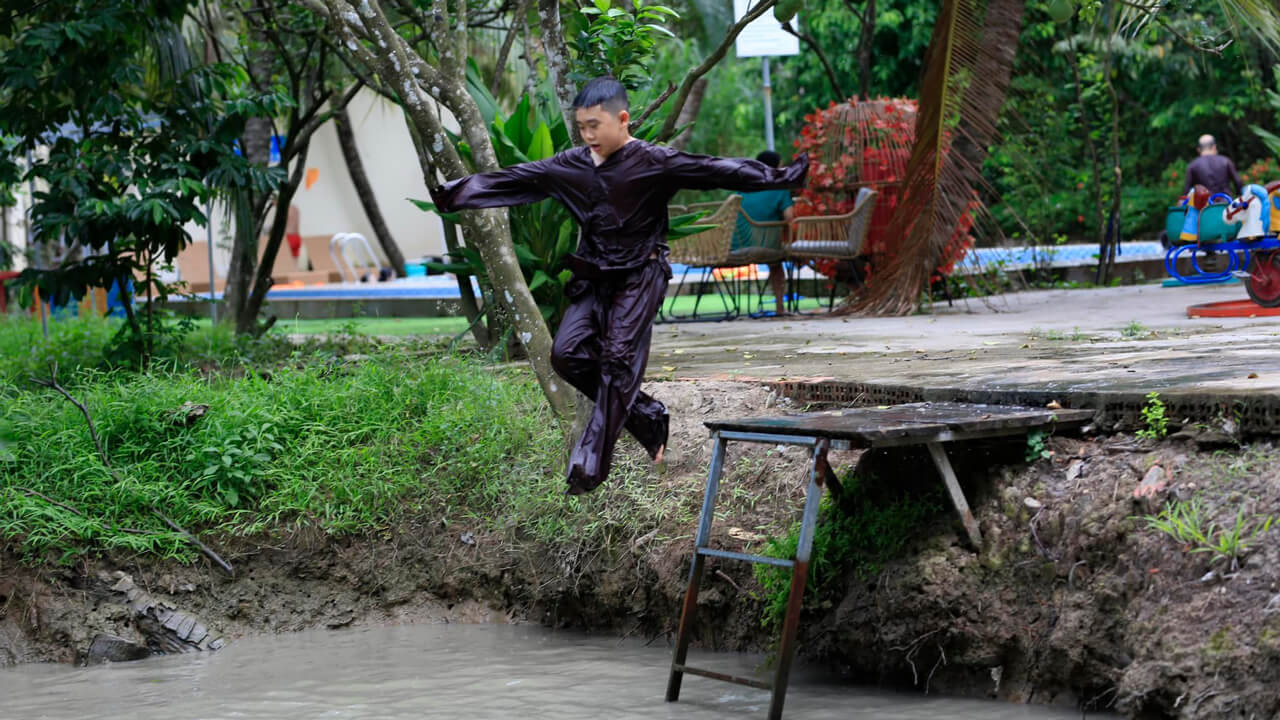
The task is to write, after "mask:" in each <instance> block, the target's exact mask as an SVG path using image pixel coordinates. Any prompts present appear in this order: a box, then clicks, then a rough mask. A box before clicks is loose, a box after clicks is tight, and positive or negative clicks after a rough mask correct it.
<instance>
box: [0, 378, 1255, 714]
mask: <svg viewBox="0 0 1280 720" xmlns="http://www.w3.org/2000/svg"><path fill="white" fill-rule="evenodd" d="M655 389H656V392H655V394H656V395H658V397H660V398H661V399H663V400H664V401H666V402H667V403H668V404H669V405H670V406H671V409H672V414H673V417H674V419H675V422H674V425H673V429H672V440H671V446H672V447H671V460H670V461H669V463H668V464H667V465H666V466H665V467H662V468H659V469H658V470H657V471H655V473H654V474H653V476H652V478H651V481H652V482H653V483H657V484H660V485H661V487H662V488H663V489H664V491H668V490H669V492H670V493H671V494H672V496H673V497H674V498H675V499H676V500H677V501H678V502H674V503H673V505H672V507H675V508H677V509H678V510H679V512H673V513H672V512H669V513H668V514H666V515H663V516H658V515H655V517H653V518H652V519H650V521H649V522H648V524H647V525H645V527H648V528H650V529H649V530H648V531H647V532H643V533H639V534H637V535H634V536H630V537H620V538H616V540H615V541H614V542H612V543H610V544H609V545H608V546H605V547H584V546H582V545H581V544H580V543H576V542H575V540H574V538H564V540H563V542H562V543H559V544H556V545H554V546H546V545H544V546H540V547H536V546H532V545H529V544H525V545H521V546H518V547H515V546H512V545H510V544H508V543H504V542H503V541H502V540H501V538H500V537H499V536H498V535H496V534H494V533H492V532H485V531H484V530H483V529H481V528H478V527H477V528H467V527H460V526H458V525H457V524H451V525H449V526H448V527H442V526H441V525H440V523H439V522H438V521H433V519H432V518H425V517H424V518H415V519H413V520H412V521H410V522H406V523H404V524H403V525H401V526H397V527H392V528H387V529H386V531H385V532H383V533H381V534H379V535H377V536H366V537H342V538H334V537H328V536H325V535H323V534H319V533H314V532H310V531H307V530H305V529H304V530H296V531H291V532H287V533H280V534H278V535H275V536H272V537H264V538H260V539H257V540H256V541H255V542H252V543H246V542H239V543H235V544H230V543H229V544H226V545H219V551H220V553H221V554H222V555H223V556H224V557H226V558H227V559H228V560H229V561H230V562H231V563H232V564H233V565H234V566H235V567H236V575H235V576H234V577H229V576H227V574H226V573H224V572H223V571H221V570H219V569H217V568H215V567H212V566H209V565H206V564H203V563H202V564H198V565H195V566H180V565H177V564H174V563H167V562H159V561H153V560H149V559H146V558H136V557H113V556H103V557H99V558H95V559H92V560H87V561H82V562H81V564H79V565H76V566H74V567H63V566H59V565H58V564H57V563H56V558H49V559H48V562H46V563H43V564H37V565H23V564H20V563H19V562H18V560H17V555H16V552H15V549H14V548H5V549H3V550H0V665H2V664H9V663H16V662H40V661H55V662H76V661H77V660H79V659H81V658H82V657H83V654H84V653H85V651H86V650H87V648H88V645H89V643H90V641H91V640H92V638H93V637H94V636H95V635H96V634H98V633H109V634H114V635H119V636H121V637H125V638H131V637H137V633H138V631H137V628H136V627H134V626H133V621H132V619H131V617H130V614H129V612H128V611H127V609H126V608H125V607H124V605H123V604H122V603H121V598H119V597H118V594H117V593H114V592H113V591H112V590H111V589H110V583H109V582H108V581H107V580H106V578H105V576H104V573H109V572H111V571H116V570H123V571H125V572H127V573H129V574H131V575H132V576H133V578H134V579H135V581H136V582H137V584H138V585H139V586H140V587H144V588H146V590H147V591H148V592H149V593H151V594H152V595H153V596H155V597H156V598H159V599H163V600H166V601H168V602H171V603H172V604H173V605H175V606H177V607H179V608H180V609H181V610H183V611H184V612H186V613H190V614H192V615H194V616H197V617H199V618H200V619H201V620H202V621H203V622H205V623H206V624H208V625H210V626H211V627H212V628H214V629H216V630H217V631H218V632H219V633H220V634H221V635H223V636H226V637H227V638H229V639H230V640H231V641H232V642H234V638H236V637H237V636H243V635H245V634H256V633H273V632H285V631H292V630H299V629H304V628H317V627H327V628H334V629H341V628H346V627H352V626H359V625H370V624H385V623H401V622H440V621H448V622H459V621H461V622H513V621H514V622H537V623H543V624H547V625H551V626H572V627H583V628H588V629H594V630H601V631H609V632H618V633H625V634H639V635H644V636H648V637H662V636H666V637H668V638H669V637H670V634H671V633H672V631H673V628H674V625H675V622H676V620H677V619H678V608H679V603H680V600H681V597H682V595H683V592H684V585H685V581H686V577H687V572H688V556H689V550H690V547H691V544H692V540H691V534H692V530H693V522H692V518H693V516H694V515H695V514H696V512H697V507H698V505H699V504H700V501H701V492H702V483H703V478H704V473H705V468H706V463H707V460H708V457H709V451H710V448H709V443H707V441H706V433H705V430H704V429H703V428H702V427H701V422H702V420H704V419H706V418H707V417H712V416H727V415H733V414H739V415H741V414H771V413H777V412H779V411H794V410H796V409H799V408H796V407H795V406H794V405H791V404H789V403H788V402H787V401H785V400H779V399H778V398H777V397H776V396H775V395H773V394H772V393H770V392H769V391H767V390H766V389H764V388H761V387H758V386H752V385H739V384H733V383H711V382H705V383H702V382H700V383H663V384H659V385H657V386H656V388H655ZM1047 449H1048V450H1050V451H1051V452H1052V457H1051V458H1049V459H1045V460H1040V461H1038V462H1036V463H1034V464H1031V465H1028V464H1026V463H1025V461H1024V459H1023V454H1024V452H1025V450H1026V448H1025V446H1024V445H1023V444H1022V443H1021V442H1016V443H1012V444H1004V445H986V446H975V447H969V448H964V449H957V450H956V451H955V453H954V454H955V464H956V466H957V471H958V472H959V474H960V476H961V481H962V485H964V487H965V489H966V492H967V494H968V495H969V497H970V500H971V503H972V505H973V508H974V511H975V515H976V517H977V518H978V521H979V523H980V526H981V529H982V533H983V536H984V540H985V543H984V549H983V551H982V552H981V553H977V552H974V551H973V550H971V549H969V548H967V547H966V546H965V545H964V542H963V533H962V532H960V529H959V526H958V523H957V522H956V521H955V519H954V514H953V513H952V512H950V510H949V508H946V507H939V508H937V509H936V510H934V511H932V512H930V513H929V514H928V515H927V516H926V517H927V519H926V520H925V521H922V522H920V523H919V526H918V527H916V528H914V531H913V532H912V533H911V537H910V538H909V540H908V541H907V542H906V544H905V547H904V549H903V550H902V551H901V552H900V553H898V555H897V556H895V557H893V558H890V559H888V560H886V561H884V562H883V563H880V564H877V565H875V566H868V565H863V566H860V567H859V568H851V567H849V568H839V569H837V570H836V571H835V574H834V576H832V577H834V578H836V579H835V580H829V581H828V582H826V583H825V584H824V585H823V590H822V591H821V592H820V593H819V594H818V595H817V596H816V597H814V598H811V599H810V600H811V601H810V602H809V604H808V609H807V610H806V616H805V619H804V622H803V623H802V631H801V653H802V655H803V656H806V657H808V658H810V659H814V660H820V661H823V662H825V663H828V664H832V665H834V666H836V667H838V668H840V669H841V670H842V671H843V672H844V673H845V674H846V675H847V676H848V677H849V678H850V680H851V681H856V682H871V683H882V684H886V685H893V686H914V687H917V688H920V689H921V690H922V691H923V690H924V689H926V688H927V689H928V691H929V692H938V693H949V694H960V695H976V696H991V697H998V698H1002V699H1005V700H1008V701H1011V702H1058V703H1071V704H1077V703H1079V704H1083V705H1084V707H1086V708H1093V709H1104V708H1115V709H1118V710H1120V711H1121V712H1122V713H1123V714H1125V715H1127V716H1130V717H1141V718H1148V717H1153V718H1155V717H1176V718H1199V717H1206V718H1207V717H1215V718H1217V717H1232V718H1242V719H1247V718H1273V717H1280V693H1277V692H1276V691H1275V688H1276V687H1280V543H1278V542H1277V540H1280V533H1277V532H1276V531H1270V532H1268V533H1264V534H1259V535H1258V536H1256V537H1254V538H1252V539H1251V540H1249V541H1248V542H1246V545H1247V547H1246V550H1245V551H1244V552H1243V553H1242V557H1241V558H1240V559H1239V562H1238V563H1237V564H1238V565H1239V566H1238V567H1236V568H1234V569H1233V568H1232V567H1231V563H1230V561H1229V560H1224V559H1218V560H1214V558H1213V554H1212V553H1209V552H1191V551H1192V550H1195V549H1196V548H1195V547H1191V546H1190V545H1188V544H1182V545H1180V544H1179V543H1178V542H1176V541H1174V540H1173V539H1171V538H1170V537H1169V536H1168V535H1167V534H1165V533H1161V532H1157V531H1153V530H1149V529H1147V528H1146V527H1145V523H1144V522H1143V521H1141V520H1137V519H1135V516H1144V515H1148V514H1156V513H1159V512H1160V511H1161V509H1163V508H1165V507H1166V506H1167V503H1169V502H1170V501H1173V500H1176V499H1178V498H1181V499H1183V500H1190V499H1192V498H1195V499H1196V500H1197V502H1198V503H1199V507H1200V509H1201V510H1202V513H1203V519H1204V521H1205V523H1206V525H1207V523H1208V522H1209V521H1210V520H1212V521H1215V522H1217V523H1218V525H1219V526H1220V527H1221V526H1226V525H1230V524H1233V523H1234V520H1235V517H1236V515H1237V512H1238V511H1239V512H1242V513H1243V516H1244V517H1245V518H1246V521H1247V522H1246V524H1247V526H1248V527H1253V523H1254V518H1256V517H1258V516H1261V515H1266V514H1280V472H1278V471H1280V460H1278V459H1277V456H1276V454H1275V453H1274V451H1273V449H1272V447H1271V446H1270V445H1267V444H1254V445H1249V446H1246V447H1245V448H1244V449H1234V448H1233V449H1229V450H1226V451H1223V452H1221V453H1218V454H1215V453H1213V452H1210V451H1208V450H1197V449H1196V448H1195V447H1194V446H1192V445H1189V444H1182V443H1178V442H1174V441H1165V442H1163V443H1160V444H1151V445H1150V446H1148V445H1146V444H1143V443H1140V442H1138V441H1136V440H1134V439H1133V438H1131V437H1103V438H1053V439H1050V440H1049V442H1048V445H1047ZM624 452H625V453H629V454H631V455H635V456H636V458H639V457H641V456H642V451H640V450H639V448H638V447H636V446H634V445H627V446H626V447H625V448H624ZM806 460H807V458H806V456H805V454H804V452H803V451H802V450H799V449H789V450H780V449H778V448H767V447H759V446H755V447H747V448H738V449H734V450H732V451H731V453H730V455H729V458H728V462H727V463H726V467H727V468H728V473H729V474H728V477H727V479H726V481H725V487H726V489H728V488H730V487H733V488H737V489H738V490H737V491H736V492H728V491H727V492H726V495H725V496H724V500H723V502H722V504H721V507H722V508H723V509H724V510H725V513H726V514H725V516H724V517H723V518H720V519H718V520H717V526H716V533H715V544H717V545H718V546H720V547H724V548H727V549H735V550H741V549H751V550H754V551H758V550H759V548H760V545H761V542H762V539H763V537H764V535H765V534H766V533H769V532H773V533H779V534H780V533H785V532H786V530H787V529H788V526H789V523H790V521H791V518H793V517H794V511H795V510H796V509H797V508H798V506H799V503H798V500H799V498H800V497H801V495H802V492H803V485H802V479H803V478H804V476H805V467H806ZM833 461H834V463H835V464H836V465H838V466H843V467H844V468H845V469H846V470H848V469H851V468H852V467H853V466H854V465H856V464H859V463H860V467H859V470H858V472H859V474H860V475H862V476H865V477H875V478H878V479H879V481H880V482H882V483H883V484H884V485H886V486H888V485H892V486H894V487H905V488H908V489H910V490H912V491H914V490H916V489H918V490H919V491H920V492H922V493H927V492H928V489H929V488H932V487H935V486H936V482H937V480H936V478H935V477H934V475H933V470H932V467H931V466H930V465H929V464H928V462H927V458H925V457H923V456H921V455H919V454H911V453H905V454H902V453H900V454H895V455H882V454H874V455H872V454H868V455H865V456H859V455H858V454H855V453H843V454H839V455H838V456H836V457H834V458H833ZM1152 468H1156V469H1157V470H1156V471H1153V470H1152ZM1144 478H1146V479H1147V481H1148V483H1149V484H1151V485H1152V486H1153V488H1154V491H1153V492H1152V493H1151V494H1150V496H1149V497H1143V498H1135V496H1134V490H1135V488H1136V487H1138V485H1139V483H1140V481H1142V480H1143V479H1144ZM867 487H868V488H869V489H868V490H867V494H868V499H864V500H863V501H861V502H866V503H874V502H876V495H877V492H876V491H875V490H874V489H873V488H872V486H870V485H868V486H867ZM593 502H599V501H592V500H588V501H587V502H585V503H584V504H583V508H582V512H586V513H591V512H603V511H605V510H606V508H604V507H601V506H598V505H593V504H592V503H593ZM873 509H874V508H873ZM206 540H211V541H213V542H214V543H217V542H218V541H217V539H216V538H206ZM868 567H873V570H874V571H873V572H868ZM1211 571H1212V574H1210V572H1211ZM764 601H765V598H764V597H763V590H762V588H761V587H760V585H759V584H758V583H757V581H756V579H755V578H754V577H753V575H752V573H751V572H750V570H749V569H746V568H744V567H743V566H741V565H740V564H736V563H730V562H724V563H713V564H712V565H711V566H710V567H709V571H708V573H707V577H706V582H705V584H704V590H703V592H702V594H701V596H700V603H699V608H700V609H699V612H700V617H701V620H702V621H703V622H701V623H700V625H699V634H698V642H699V643H701V644H703V645H705V646H713V647H717V648H722V649H767V648H768V646H769V644H770V642H771V637H772V635H771V632H769V631H767V630H766V629H765V628H763V627H762V625H761V617H762V614H763V611H764V610H763V608H764Z"/></svg>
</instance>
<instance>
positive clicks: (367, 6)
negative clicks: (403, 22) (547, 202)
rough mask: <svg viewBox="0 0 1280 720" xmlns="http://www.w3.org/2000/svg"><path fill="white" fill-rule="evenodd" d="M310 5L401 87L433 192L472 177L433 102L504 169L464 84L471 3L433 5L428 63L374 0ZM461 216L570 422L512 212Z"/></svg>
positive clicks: (492, 164) (537, 369)
mask: <svg viewBox="0 0 1280 720" xmlns="http://www.w3.org/2000/svg"><path fill="white" fill-rule="evenodd" d="M306 3H307V4H308V5H309V6H311V7H314V8H316V9H317V10H320V11H321V12H323V13H325V15H327V16H328V18H329V20H330V22H331V26H332V27H333V29H334V30H336V31H337V34H338V36H339V38H338V39H339V40H340V42H339V43H338V45H339V47H343V48H346V49H349V50H350V51H351V52H352V53H354V54H355V56H356V58H357V59H359V60H360V61H361V62H363V63H364V64H365V65H367V66H368V67H370V68H372V69H373V70H374V72H375V73H376V74H377V75H378V77H379V79H380V80H381V81H382V83H383V84H384V85H386V86H387V87H392V88H396V89H397V91H398V93H399V95H400V99H401V102H402V103H403V104H404V111H405V113H406V115H407V117H408V119H409V122H410V123H411V124H412V125H413V131H414V132H416V133H417V134H418V136H419V138H420V139H421V142H420V143H416V146H417V149H418V150H419V151H420V152H426V153H427V154H428V155H429V157H426V158H420V160H421V164H422V165H423V166H424V167H425V168H427V172H426V173H425V177H424V179H425V180H426V183H427V186H428V187H432V186H435V185H436V184H437V182H438V179H437V177H436V172H435V171H436V170H439V172H440V173H441V174H443V175H444V177H445V178H448V179H453V178H460V177H463V176H465V175H466V174H467V168H466V166H465V165H464V164H463V163H462V158H461V156H460V155H459V154H458V151H457V148H455V147H454V145H453V143H452V142H450V140H449V137H448V134H447V133H446V132H445V129H444V127H443V125H442V124H441V122H440V119H439V118H438V117H437V116H436V107H435V104H434V103H433V102H431V99H430V98H434V99H435V101H436V102H440V103H442V104H443V105H444V106H445V107H447V108H448V109H449V111H450V112H451V113H452V114H453V116H454V118H455V119H456V120H457V122H458V126H459V127H460V128H461V129H462V134H463V139H464V140H465V141H466V142H467V144H468V145H469V146H470V148H471V154H472V160H473V163H474V165H475V169H476V170H477V171H481V172H483V171H488V170H497V169H499V167H500V166H499V164H498V158H497V155H496V154H495V153H494V151H493V143H492V142H491V140H490V139H489V132H488V126H487V125H486V123H485V122H484V119H483V117H482V116H481V114H480V108H479V107H478V106H477V105H476V101H475V99H474V98H472V97H471V95H470V93H468V92H467V89H466V84H465V69H466V61H467V59H468V58H469V57H470V49H469V47H468V32H467V22H466V20H467V18H466V12H467V4H466V3H460V4H458V5H457V6H456V14H452V13H450V8H449V7H448V5H447V3H445V2H443V1H441V0H437V1H436V2H434V3H433V8H432V11H431V15H430V18H431V20H432V22H433V23H435V27H434V30H433V32H436V33H438V35H437V37H438V38H439V43H438V47H439V55H438V59H437V58H436V57H433V62H435V63H436V64H430V63H428V62H427V61H426V60H424V59H423V57H422V56H421V55H419V54H418V53H417V52H415V51H414V50H413V49H412V48H411V47H410V46H409V44H408V42H407V41H406V40H405V39H404V38H403V37H402V36H401V35H399V34H398V33H397V32H396V30H395V28H393V27H392V24H391V22H390V21H389V20H388V19H387V16H386V15H385V14H384V13H383V12H382V8H381V5H380V3H378V2H376V1H375V0H368V1H367V2H362V3H360V5H359V8H358V11H353V9H352V7H351V6H350V5H348V4H347V3H346V2H345V0H306ZM566 80H567V78H566ZM461 219H462V223H461V225H462V230H463V233H464V235H465V237H466V241H467V244H468V245H469V246H470V247H473V248H475V249H476V250H477V251H478V252H479V253H480V257H481V258H482V259H483V260H484V264H485V268H486V270H487V271H488V273H489V279H490V283H491V284H492V286H493V289H494V294H495V295H496V296H497V297H496V298H495V299H496V300H497V302H499V303H500V304H501V305H502V306H503V308H504V309H505V310H506V312H507V315H508V316H509V317H510V319H511V322H512V324H513V325H514V328H515V332H516V336H517V337H518V338H519V340H520V343H521V344H522V345H524V348H525V351H526V352H527V353H528V355H529V362H530V364H531V365H532V366H533V370H534V374H535V375H536V376H537V378H538V383H539V385H541V386H542V391H543V393H544V394H545V395H546V396H547V400H548V402H549V403H550V405H551V407H552V409H553V410H554V411H555V413H556V415H557V416H559V417H560V418H566V419H567V418H569V417H571V416H572V414H573V388H571V387H570V386H569V385H568V384H567V383H565V382H563V381H562V380H560V379H559V378H558V377H557V376H556V374H555V372H554V371H553V370H552V367H551V332H550V331H549V330H548V328H547V324H546V322H545V321H543V319H542V313H541V311H540V310H539V309H538V304H537V303H536V302H535V301H534V299H533V294H532V293H531V292H529V285H528V284H527V283H526V282H525V279H524V273H523V271H522V270H521V269H520V263H519V261H518V260H517V259H516V253H515V247H514V245H513V244H512V240H511V226H510V223H509V220H508V217H507V213H506V211H505V210H475V211H467V212H463V213H462V218H461Z"/></svg>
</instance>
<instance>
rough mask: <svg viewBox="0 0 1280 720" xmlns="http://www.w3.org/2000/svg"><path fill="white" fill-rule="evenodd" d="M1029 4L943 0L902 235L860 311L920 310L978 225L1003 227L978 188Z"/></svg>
mask: <svg viewBox="0 0 1280 720" xmlns="http://www.w3.org/2000/svg"><path fill="white" fill-rule="evenodd" d="M1023 6H1024V2H1023V0H944V2H943V5H942V12H941V14H940V15H939V17H938V23H937V25H935V26H934V32H933V39H932V40H931V41H930V44H929V56H928V59H927V64H926V66H925V75H924V82H923V85H922V87H921V91H920V107H919V111H918V114H917V116H916V133H915V143H914V145H913V146H912V149H911V157H910V159H909V160H908V162H907V172H906V179H905V181H904V184H903V190H902V196H901V201H900V202H899V204H898V206H897V207H896V208H895V209H894V213H893V218H892V220H891V221H890V227H891V228H893V229H894V230H896V231H899V232H901V241H900V242H898V243H896V245H897V247H896V248H892V249H891V250H890V251H889V253H888V255H887V256H886V257H880V258H876V264H875V271H874V273H873V275H872V278H871V282H870V284H869V287H868V288H867V292H866V293H865V294H864V295H863V296H862V297H861V298H859V299H858V300H857V302H856V303H855V305H854V307H853V310H854V311H855V312H858V313H863V314H876V315H905V314H907V313H910V312H912V311H913V310H914V309H915V307H916V304H917V302H918V301H919V299H920V294H921V292H922V291H924V290H925V289H926V288H927V287H928V283H929V280H930V277H931V276H932V275H933V273H934V272H935V270H937V269H938V268H939V267H940V266H942V267H944V268H945V267H946V266H948V265H949V264H951V263H954V262H956V261H958V259H959V258H960V257H961V256H962V255H963V253H964V250H965V249H966V248H967V247H968V246H969V245H971V244H972V242H973V239H972V237H971V233H979V232H998V230H996V229H995V228H996V224H995V223H994V222H991V221H990V220H991V218H990V213H989V212H988V211H987V210H986V208H985V206H983V205H982V203H981V202H979V201H978V188H979V187H980V184H981V183H982V182H983V181H982V172H981V170H982V164H983V162H984V161H985V159H986V156H987V148H989V147H990V146H991V145H992V144H993V143H994V141H995V139H996V136H997V132H996V121H997V120H998V118H999V115H1000V108H1001V106H1002V105H1003V104H1004V98H1005V92H1006V90H1007V89H1008V86H1009V74H1010V72H1011V70H1012V67H1013V58H1014V54H1015V52H1016V50H1017V46H1018V32H1019V30H1020V28H1021V26H1022V13H1023Z"/></svg>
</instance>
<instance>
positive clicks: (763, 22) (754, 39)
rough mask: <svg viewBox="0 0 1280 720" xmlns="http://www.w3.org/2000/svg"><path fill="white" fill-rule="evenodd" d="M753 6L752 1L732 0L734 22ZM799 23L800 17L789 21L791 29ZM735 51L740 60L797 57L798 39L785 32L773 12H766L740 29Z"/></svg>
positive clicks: (798, 51)
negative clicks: (782, 56) (784, 56)
mask: <svg viewBox="0 0 1280 720" xmlns="http://www.w3.org/2000/svg"><path fill="white" fill-rule="evenodd" d="M753 5H755V2H752V0H733V19H734V22H737V21H738V20H741V19H742V17H743V16H744V15H746V14H747V11H748V10H749V9H750V8H751V7H752V6H753ZM799 23H800V17H799V16H798V15H797V16H796V17H795V19H793V20H792V21H791V27H796V26H798V25H799ZM735 49H736V50H737V53H738V57H740V58H744V57H777V56H780V55H799V54H800V39H799V38H797V37H796V36H795V35H792V34H790V33H788V32H785V31H784V30H783V29H782V25H781V24H780V23H779V22H778V20H777V18H775V17H774V16H773V10H768V11H766V12H765V14H763V15H761V16H760V17H758V18H756V19H755V20H754V21H753V22H752V23H751V24H750V25H748V26H746V27H744V28H742V32H741V33H740V34H739V35H738V41H737V43H736V45H735Z"/></svg>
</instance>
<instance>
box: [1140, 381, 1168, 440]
mask: <svg viewBox="0 0 1280 720" xmlns="http://www.w3.org/2000/svg"><path fill="white" fill-rule="evenodd" d="M1142 422H1143V424H1144V425H1145V426H1146V427H1144V428H1143V429H1141V430H1139V431H1138V433H1137V434H1138V437H1140V438H1143V439H1145V440H1159V439H1161V438H1163V437H1164V436H1165V435H1168V434H1169V418H1168V417H1166V416H1165V407H1164V401H1162V400H1161V399H1160V393H1157V392H1151V393H1147V404H1146V405H1145V406H1144V407H1143V408H1142Z"/></svg>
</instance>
